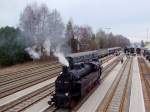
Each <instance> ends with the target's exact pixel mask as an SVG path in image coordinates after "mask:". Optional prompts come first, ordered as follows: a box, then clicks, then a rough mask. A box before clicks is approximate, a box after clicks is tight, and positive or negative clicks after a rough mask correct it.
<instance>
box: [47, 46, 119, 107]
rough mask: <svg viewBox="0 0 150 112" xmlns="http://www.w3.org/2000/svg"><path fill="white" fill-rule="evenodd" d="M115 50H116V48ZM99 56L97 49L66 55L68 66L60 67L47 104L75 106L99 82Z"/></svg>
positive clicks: (100, 69) (100, 67) (108, 51)
mask: <svg viewBox="0 0 150 112" xmlns="http://www.w3.org/2000/svg"><path fill="white" fill-rule="evenodd" d="M119 49H120V48H119ZM112 50H113V51H111V49H110V50H107V54H104V51H103V55H108V54H109V53H110V52H111V53H112V52H115V49H112ZM116 50H117V51H118V48H116ZM105 51H106V50H105ZM100 57H102V56H100V53H99V51H98V50H95V51H89V52H82V53H73V54H70V55H68V56H67V57H66V59H67V60H68V62H69V66H68V67H67V66H63V67H62V72H61V73H60V74H59V76H58V77H57V79H56V81H55V94H54V95H53V97H52V99H51V100H50V101H48V104H49V105H52V104H54V105H55V106H56V107H57V108H73V107H75V106H76V104H77V103H78V102H79V101H80V100H81V99H82V98H83V97H85V96H86V95H87V94H88V93H89V92H90V91H91V90H92V89H93V88H94V87H95V86H96V85H97V84H99V83H100V77H101V71H102V66H101V65H102V63H101V61H99V58H100Z"/></svg>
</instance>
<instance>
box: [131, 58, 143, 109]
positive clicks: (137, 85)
mask: <svg viewBox="0 0 150 112" xmlns="http://www.w3.org/2000/svg"><path fill="white" fill-rule="evenodd" d="M129 112H145V105H144V97H143V91H142V84H141V77H140V71H139V65H138V60H137V57H135V58H134V59H133V74H132V84H131V96H130V105H129Z"/></svg>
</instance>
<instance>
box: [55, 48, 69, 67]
mask: <svg viewBox="0 0 150 112" xmlns="http://www.w3.org/2000/svg"><path fill="white" fill-rule="evenodd" d="M54 56H56V57H57V58H58V61H59V62H60V63H61V64H63V65H65V66H67V67H69V62H68V61H67V59H66V58H65V55H64V54H63V53H62V52H60V47H57V49H56V52H54Z"/></svg>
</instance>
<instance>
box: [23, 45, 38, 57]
mask: <svg viewBox="0 0 150 112" xmlns="http://www.w3.org/2000/svg"><path fill="white" fill-rule="evenodd" d="M25 51H26V52H28V54H29V55H30V57H31V58H32V59H40V57H41V53H40V52H37V51H35V50H34V48H30V47H28V48H26V49H25Z"/></svg>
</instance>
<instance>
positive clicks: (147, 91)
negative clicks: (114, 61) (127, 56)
mask: <svg viewBox="0 0 150 112" xmlns="http://www.w3.org/2000/svg"><path fill="white" fill-rule="evenodd" d="M138 62H139V66H140V75H141V82H142V87H143V93H144V103H145V109H146V112H149V111H150V68H149V67H148V65H147V63H146V61H145V60H144V58H142V57H139V58H138Z"/></svg>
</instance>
